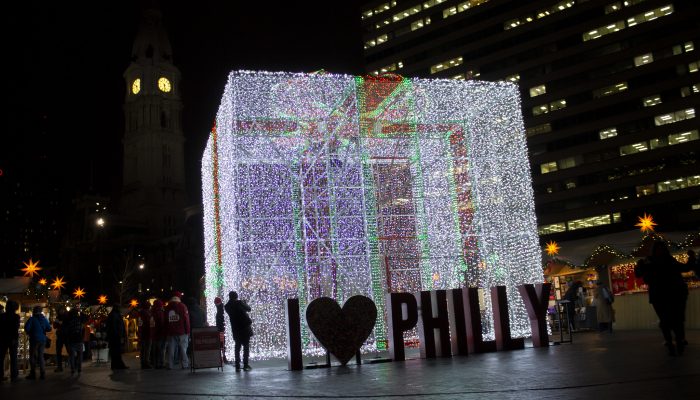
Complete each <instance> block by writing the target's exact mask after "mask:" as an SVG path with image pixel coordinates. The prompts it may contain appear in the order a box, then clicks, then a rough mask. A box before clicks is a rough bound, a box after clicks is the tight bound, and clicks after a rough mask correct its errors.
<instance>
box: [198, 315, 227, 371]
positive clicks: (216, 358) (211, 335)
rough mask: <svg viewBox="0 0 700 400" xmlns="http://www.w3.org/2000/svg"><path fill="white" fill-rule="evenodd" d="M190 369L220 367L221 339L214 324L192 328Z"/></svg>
mask: <svg viewBox="0 0 700 400" xmlns="http://www.w3.org/2000/svg"><path fill="white" fill-rule="evenodd" d="M191 335H192V369H193V370H195V369H200V368H221V369H222V370H223V365H222V362H221V361H222V360H221V339H220V336H219V332H218V331H217V330H216V327H215V326H207V327H204V328H192V333H191Z"/></svg>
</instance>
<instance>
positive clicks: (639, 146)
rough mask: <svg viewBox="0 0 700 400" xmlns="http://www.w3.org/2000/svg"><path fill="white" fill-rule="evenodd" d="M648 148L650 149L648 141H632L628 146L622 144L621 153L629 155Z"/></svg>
mask: <svg viewBox="0 0 700 400" xmlns="http://www.w3.org/2000/svg"><path fill="white" fill-rule="evenodd" d="M647 150H649V143H647V142H639V143H632V144H628V145H626V146H620V155H621V156H627V155H630V154H635V153H641V152H643V151H647Z"/></svg>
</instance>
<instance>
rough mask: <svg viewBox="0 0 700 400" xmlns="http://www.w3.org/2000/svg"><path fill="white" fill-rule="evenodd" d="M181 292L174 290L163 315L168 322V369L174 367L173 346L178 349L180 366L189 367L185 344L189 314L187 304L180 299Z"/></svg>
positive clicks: (188, 332) (188, 326)
mask: <svg viewBox="0 0 700 400" xmlns="http://www.w3.org/2000/svg"><path fill="white" fill-rule="evenodd" d="M181 298H182V293H181V292H174V293H173V297H171V298H170V301H169V302H168V307H167V308H166V309H165V315H166V319H167V323H168V331H167V332H168V369H173V368H174V365H175V364H174V363H175V361H176V360H175V348H176V347H177V348H178V349H179V352H178V353H179V357H178V358H179V362H180V366H181V367H182V368H189V365H190V360H189V359H188V358H187V345H188V342H189V337H190V336H189V335H190V314H189V311H188V310H187V306H186V305H185V304H184V303H183V302H182V301H181V300H180V299H181Z"/></svg>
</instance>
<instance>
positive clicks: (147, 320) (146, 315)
mask: <svg viewBox="0 0 700 400" xmlns="http://www.w3.org/2000/svg"><path fill="white" fill-rule="evenodd" d="M136 323H137V324H138V327H139V341H141V342H144V341H149V340H151V339H152V334H151V311H150V310H149V309H148V308H142V309H141V311H139V317H138V320H137V322H136Z"/></svg>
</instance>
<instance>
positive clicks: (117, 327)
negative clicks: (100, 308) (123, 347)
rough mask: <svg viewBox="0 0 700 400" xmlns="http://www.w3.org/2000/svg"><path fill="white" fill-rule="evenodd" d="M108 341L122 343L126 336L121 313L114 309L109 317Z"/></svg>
mask: <svg viewBox="0 0 700 400" xmlns="http://www.w3.org/2000/svg"><path fill="white" fill-rule="evenodd" d="M105 332H106V333H107V341H108V342H109V343H116V344H119V343H121V341H122V339H124V336H125V332H126V330H125V327H124V320H123V319H122V315H121V313H120V312H119V311H118V310H117V309H116V308H113V309H112V311H111V312H110V313H109V315H108V316H107V329H106V331H105Z"/></svg>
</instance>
